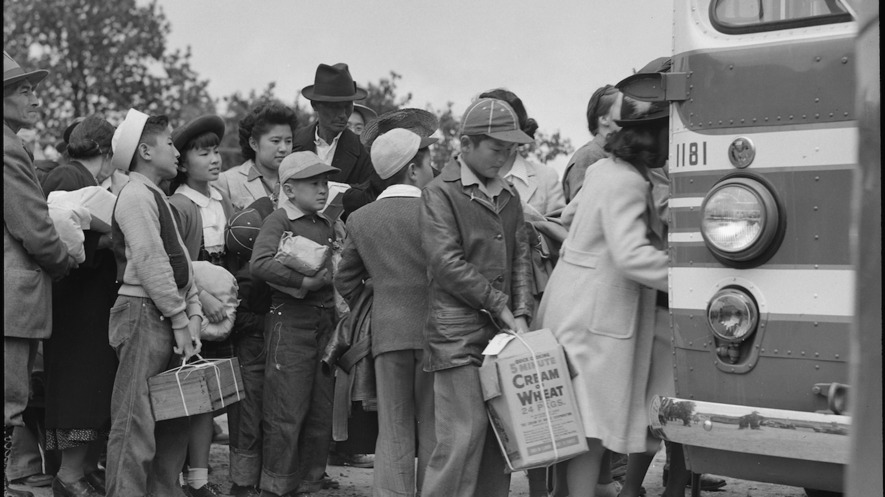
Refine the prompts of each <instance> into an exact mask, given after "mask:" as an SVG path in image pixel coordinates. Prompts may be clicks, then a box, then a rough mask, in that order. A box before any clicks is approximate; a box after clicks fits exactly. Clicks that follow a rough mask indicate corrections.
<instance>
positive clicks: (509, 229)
mask: <svg viewBox="0 0 885 497" xmlns="http://www.w3.org/2000/svg"><path fill="white" fill-rule="evenodd" d="M530 141H531V138H529V136H528V135H526V134H525V133H523V132H522V131H521V130H520V128H519V120H518V118H517V116H516V113H515V112H514V110H513V108H512V107H510V106H509V105H508V104H507V103H506V102H504V101H502V100H497V99H491V98H483V99H479V100H477V101H476V102H474V103H473V104H471V105H470V106H469V107H468V108H467V111H466V112H465V113H464V117H463V118H462V120H461V154H460V155H459V156H458V157H457V158H456V159H454V160H453V161H452V162H450V163H449V164H447V165H446V166H445V167H444V168H443V170H442V173H441V174H440V175H439V176H438V177H437V178H436V179H434V180H433V181H432V182H431V183H430V184H429V185H428V186H427V188H426V189H425V190H424V192H423V194H422V198H423V206H422V210H421V231H422V243H423V247H424V252H425V254H426V256H427V259H428V264H429V268H428V274H429V276H430V295H429V304H428V310H429V316H428V318H427V322H426V325H425V327H424V334H425V337H426V339H427V351H428V353H427V355H426V357H425V362H424V369H425V371H432V372H434V384H433V389H434V403H435V419H436V438H437V444H436V448H435V449H434V451H433V454H432V455H431V458H430V462H429V464H428V466H427V474H426V476H425V479H424V485H423V487H422V492H421V494H422V495H423V496H424V497H443V496H445V497H451V496H473V495H483V496H489V497H495V496H506V495H507V494H508V492H509V488H510V475H509V474H507V473H505V471H504V469H505V462H504V459H503V457H502V455H501V450H500V448H499V447H498V443H497V441H496V440H495V435H494V433H493V432H492V430H491V429H489V420H488V417H487V415H486V410H485V402H484V400H483V395H482V389H481V388H480V381H479V366H480V365H481V364H482V350H483V349H484V348H485V347H486V345H487V344H488V342H489V339H491V338H492V337H493V336H494V335H495V334H496V332H497V330H498V327H499V326H500V327H502V328H509V329H512V330H517V331H519V332H525V331H528V321H529V320H530V319H531V309H532V305H533V301H532V295H531V287H530V278H531V262H530V258H529V244H528V236H527V234H526V229H525V219H524V217H523V211H522V206H521V204H520V200H519V194H518V193H517V192H516V190H514V189H513V188H512V187H511V186H509V185H508V184H507V182H505V181H504V180H503V179H502V178H501V177H500V176H499V175H498V172H499V171H500V169H501V167H502V166H503V165H504V164H505V163H506V161H507V159H508V158H509V157H510V151H511V148H512V147H514V146H516V144H518V143H528V142H530Z"/></svg>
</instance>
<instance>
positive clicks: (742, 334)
mask: <svg viewBox="0 0 885 497" xmlns="http://www.w3.org/2000/svg"><path fill="white" fill-rule="evenodd" d="M707 322H708V323H709V325H710V328H711V329H712V330H713V334H714V335H716V337H717V338H719V339H722V340H725V341H726V342H730V343H734V342H742V341H744V340H746V339H747V337H749V336H750V335H751V334H752V333H753V332H754V331H755V330H756V326H757V325H758V324H759V308H758V307H757V306H756V301H755V300H753V297H751V296H750V295H749V294H747V293H746V292H745V291H743V290H742V289H740V288H736V287H727V288H723V289H722V290H719V291H718V292H716V294H715V295H713V298H712V299H710V303H709V304H708V305H707Z"/></svg>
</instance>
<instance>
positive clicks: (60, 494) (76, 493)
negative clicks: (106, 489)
mask: <svg viewBox="0 0 885 497" xmlns="http://www.w3.org/2000/svg"><path fill="white" fill-rule="evenodd" d="M52 495H53V497H102V495H101V494H100V493H98V492H96V491H95V489H94V488H92V485H90V484H89V482H88V481H86V478H80V479H79V480H77V481H75V482H73V483H65V482H63V481H61V480H59V479H58V478H55V479H54V480H52Z"/></svg>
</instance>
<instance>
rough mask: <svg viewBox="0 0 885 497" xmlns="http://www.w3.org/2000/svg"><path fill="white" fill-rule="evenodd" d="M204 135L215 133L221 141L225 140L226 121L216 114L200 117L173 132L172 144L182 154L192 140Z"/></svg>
mask: <svg viewBox="0 0 885 497" xmlns="http://www.w3.org/2000/svg"><path fill="white" fill-rule="evenodd" d="M203 133H213V134H215V136H217V137H218V140H219V141H220V140H221V139H222V138H224V119H222V118H221V116H218V115H215V114H206V115H204V116H200V117H198V118H196V119H194V120H192V121H190V122H188V123H187V124H184V125H182V126H179V127H178V128H176V129H175V130H174V131H172V142H173V143H174V144H175V148H177V149H178V151H179V152H180V151H182V150H184V148H185V147H186V146H187V144H188V143H189V142H190V141H191V140H193V139H194V138H197V137H198V136H200V135H202V134H203Z"/></svg>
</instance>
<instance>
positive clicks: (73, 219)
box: [49, 204, 92, 264]
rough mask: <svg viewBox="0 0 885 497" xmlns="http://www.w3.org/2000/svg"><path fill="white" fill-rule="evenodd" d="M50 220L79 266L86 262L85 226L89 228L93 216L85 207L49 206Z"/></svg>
mask: <svg viewBox="0 0 885 497" xmlns="http://www.w3.org/2000/svg"><path fill="white" fill-rule="evenodd" d="M49 218H50V219H52V224H53V225H54V226H55V231H57V232H58V236H59V238H61V241H62V242H64V244H65V247H67V249H68V253H69V254H71V255H72V256H74V259H75V260H76V261H77V264H80V263H82V262H83V261H85V260H86V248H85V247H84V246H83V242H84V241H85V240H86V236H85V235H83V226H87V227H88V226H89V221H90V220H91V218H92V216H91V215H90V214H89V211H88V210H86V208H85V207H79V206H67V205H53V204H49Z"/></svg>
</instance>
